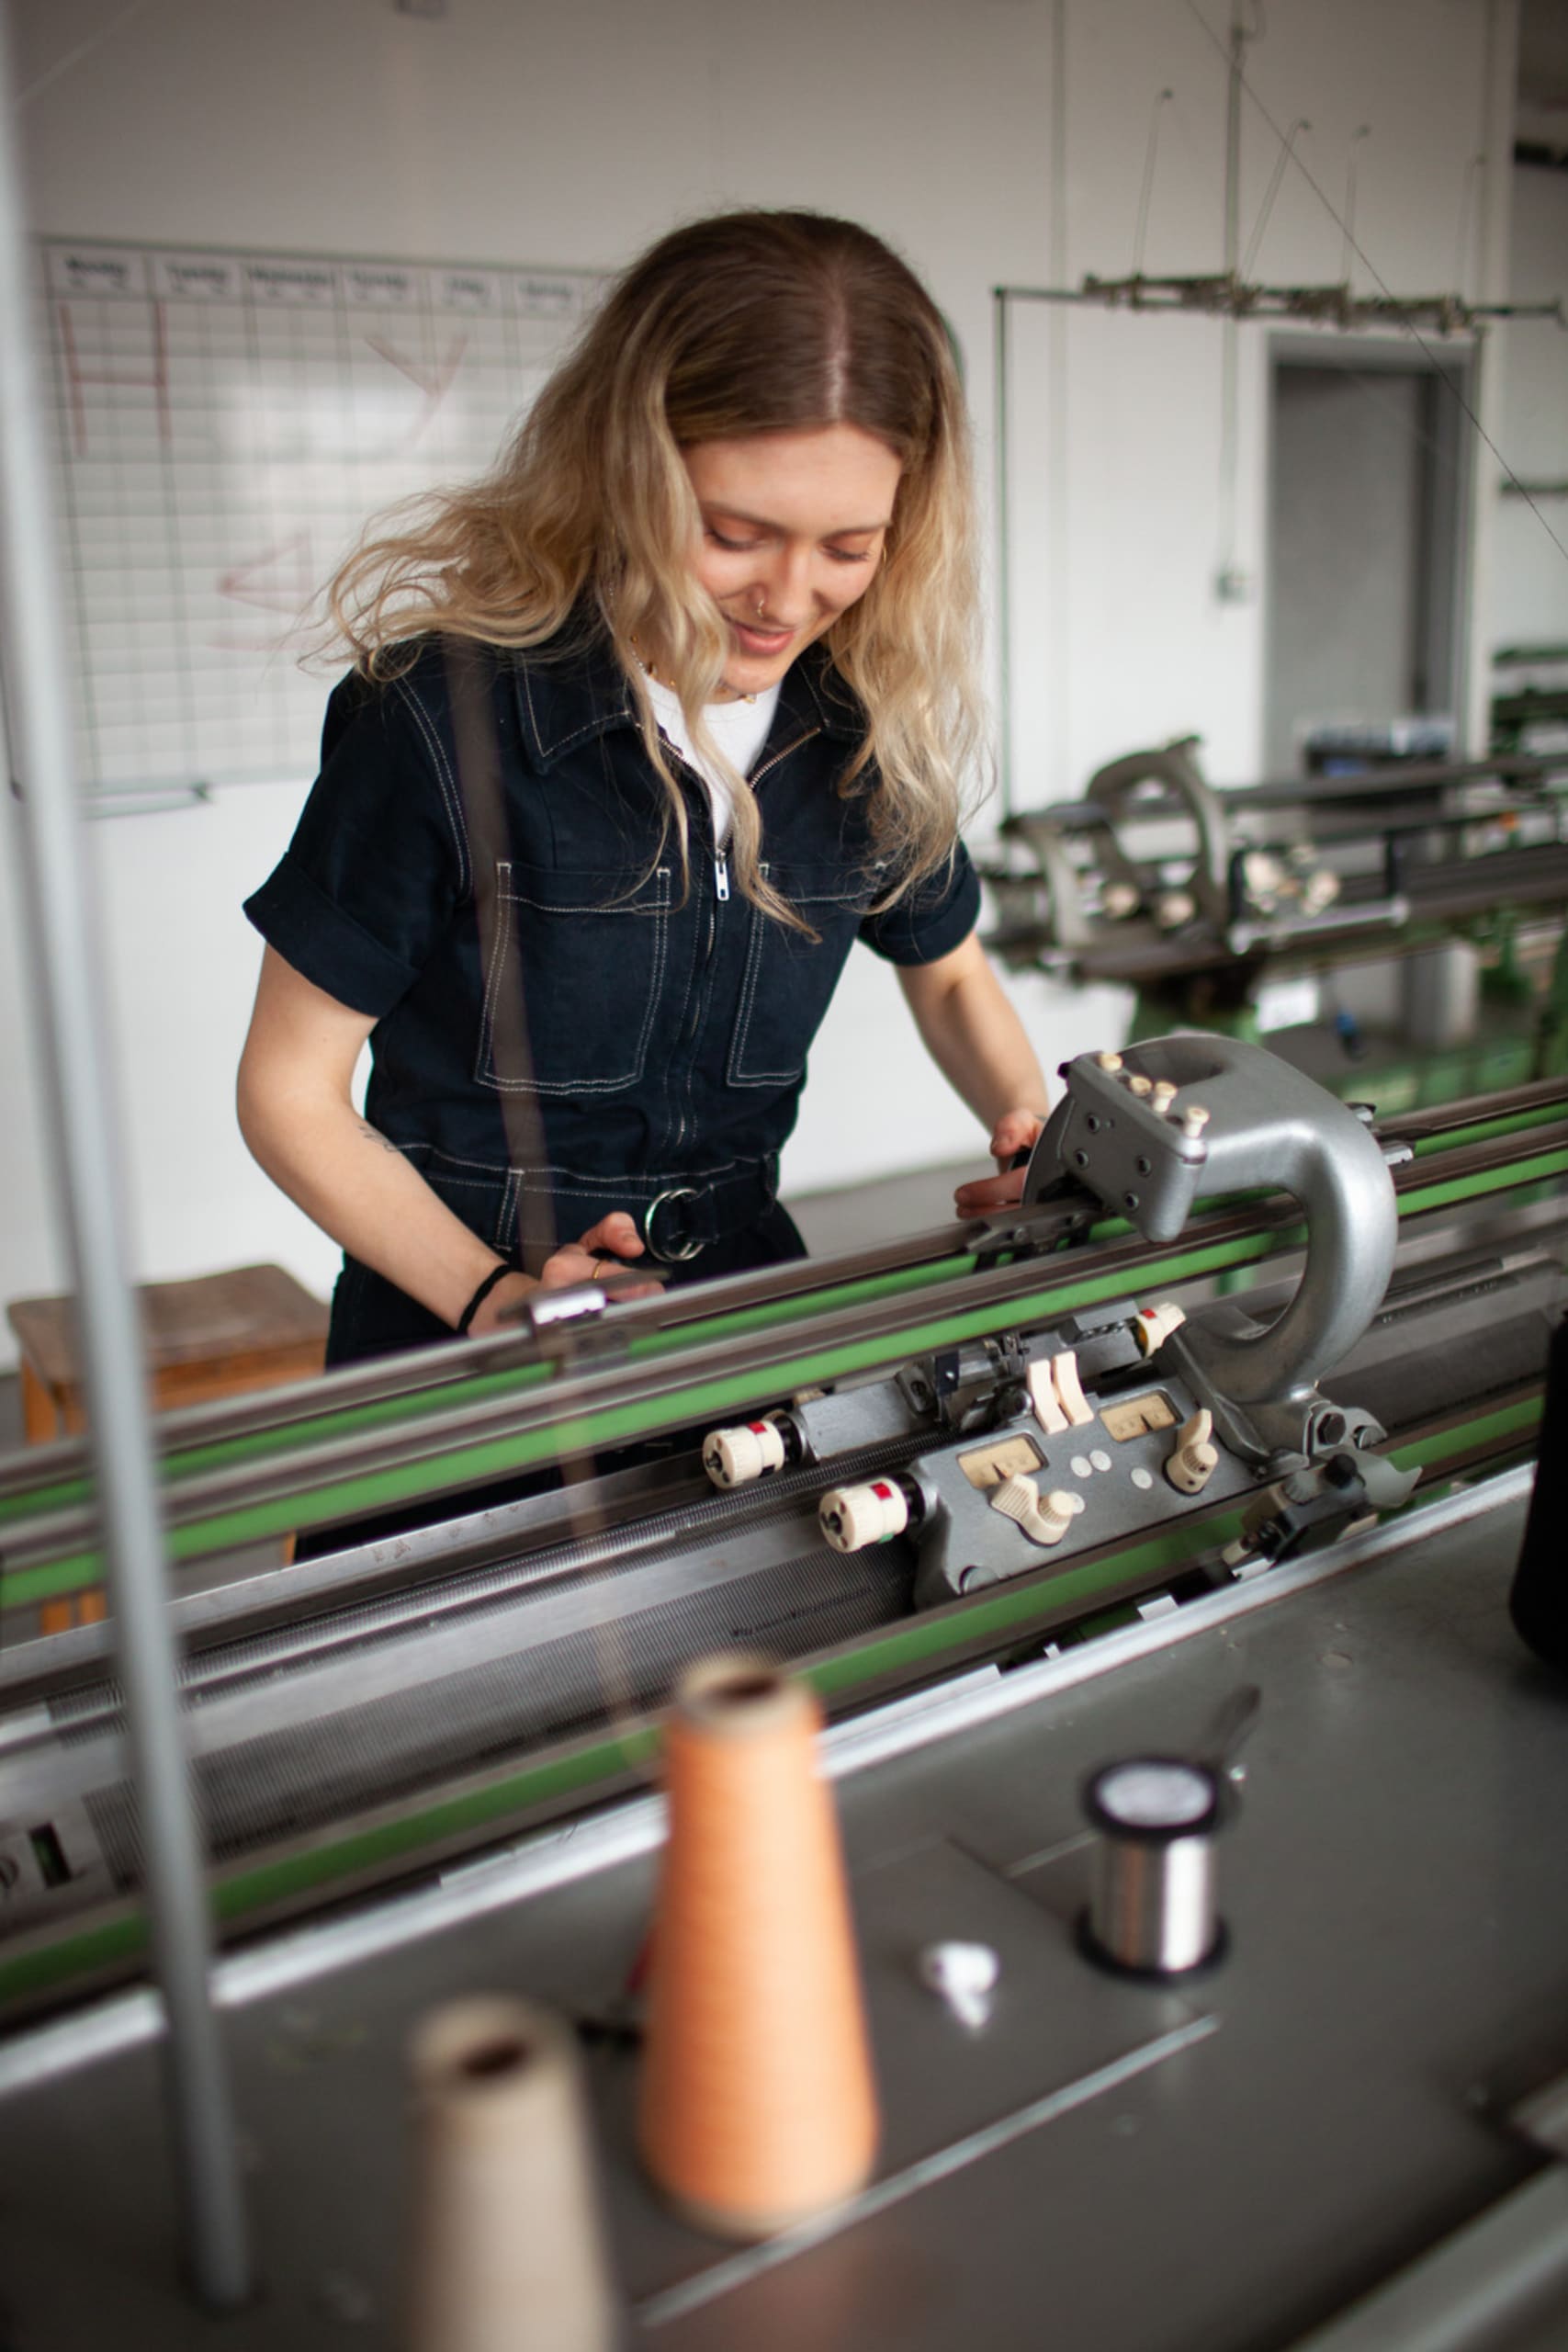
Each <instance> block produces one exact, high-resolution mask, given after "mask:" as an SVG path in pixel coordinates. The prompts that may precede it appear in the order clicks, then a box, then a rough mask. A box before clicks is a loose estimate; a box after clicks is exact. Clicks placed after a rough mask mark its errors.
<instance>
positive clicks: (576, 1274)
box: [539, 1209, 664, 1298]
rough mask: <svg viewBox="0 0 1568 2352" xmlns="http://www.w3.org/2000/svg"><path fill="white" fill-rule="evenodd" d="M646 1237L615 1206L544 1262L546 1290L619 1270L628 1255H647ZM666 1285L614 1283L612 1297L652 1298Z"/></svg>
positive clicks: (594, 1279) (598, 1278) (595, 1279)
mask: <svg viewBox="0 0 1568 2352" xmlns="http://www.w3.org/2000/svg"><path fill="white" fill-rule="evenodd" d="M647 1254H648V1253H647V1250H645V1248H644V1246H643V1238H642V1236H641V1234H640V1233H639V1232H638V1231H637V1226H636V1223H635V1221H634V1220H633V1219H632V1218H631V1217H629V1216H627V1215H626V1211H625V1209H615V1210H614V1211H612V1213H611V1214H610V1216H602V1217H601V1218H600V1220H599V1222H598V1224H597V1225H591V1226H590V1227H589V1228H588V1230H587V1232H586V1233H585V1234H584V1235H583V1236H582V1238H581V1241H563V1242H562V1244H561V1246H560V1248H559V1249H558V1250H556V1251H555V1252H554V1253H553V1255H552V1256H550V1257H548V1258H547V1259H546V1261H545V1266H544V1272H542V1274H541V1275H540V1277H539V1281H540V1284H541V1286H542V1287H543V1288H544V1289H545V1290H565V1289H569V1288H570V1286H571V1284H572V1283H596V1282H600V1281H602V1280H603V1278H604V1275H605V1274H614V1273H617V1272H619V1271H620V1269H621V1267H622V1266H623V1265H624V1264H625V1262H626V1260H627V1259H628V1258H642V1257H646V1256H647ZM663 1287H664V1285H663V1283H660V1282H648V1283H615V1284H614V1285H613V1286H612V1288H611V1292H610V1295H611V1297H612V1298H652V1297H654V1296H656V1295H657V1294H658V1293H659V1292H660V1290H662V1289H663Z"/></svg>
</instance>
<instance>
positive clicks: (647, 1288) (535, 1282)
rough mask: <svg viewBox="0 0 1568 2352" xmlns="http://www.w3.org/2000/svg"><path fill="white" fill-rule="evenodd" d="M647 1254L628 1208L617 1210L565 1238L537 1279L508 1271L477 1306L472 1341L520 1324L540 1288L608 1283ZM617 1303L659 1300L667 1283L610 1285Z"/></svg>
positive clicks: (610, 1291)
mask: <svg viewBox="0 0 1568 2352" xmlns="http://www.w3.org/2000/svg"><path fill="white" fill-rule="evenodd" d="M645 1254H646V1252H645V1250H644V1248H643V1243H642V1237H641V1235H640V1234H639V1233H638V1232H637V1227H636V1225H635V1224H634V1223H633V1221H632V1219H631V1218H630V1217H629V1216H627V1215H626V1211H625V1210H624V1209H615V1210H614V1211H612V1213H611V1215H610V1216H603V1217H601V1218H600V1220H599V1222H598V1224H597V1225H591V1226H590V1227H589V1228H588V1230H587V1232H586V1233H585V1234H584V1235H583V1236H582V1238H581V1240H578V1241H563V1242H562V1244H561V1246H560V1248H559V1249H558V1250H553V1251H552V1252H551V1254H550V1255H549V1257H547V1259H546V1261H545V1262H544V1266H543V1268H542V1270H541V1271H540V1272H539V1274H538V1275H537V1277H536V1276H534V1275H533V1274H525V1273H523V1272H518V1273H515V1274H508V1275H506V1276H505V1277H504V1279H503V1280H502V1281H501V1282H499V1283H497V1284H496V1286H495V1288H494V1289H493V1290H492V1291H491V1294H490V1296H489V1297H488V1298H484V1299H481V1300H480V1301H479V1306H477V1307H476V1309H475V1310H474V1319H473V1321H472V1322H471V1323H470V1324H469V1326H468V1336H469V1338H470V1339H479V1338H481V1337H482V1336H483V1334H484V1333H485V1332H487V1331H500V1330H504V1329H506V1327H507V1326H508V1325H509V1324H512V1323H515V1321H516V1319H517V1315H518V1310H519V1309H520V1307H521V1306H522V1305H523V1302H524V1301H525V1299H527V1298H530V1297H532V1295H533V1294H534V1293H535V1292H536V1291H540V1290H571V1289H572V1288H574V1287H575V1285H576V1284H577V1283H596V1282H599V1281H602V1280H603V1278H604V1275H605V1274H606V1273H609V1272H614V1271H615V1269H616V1268H617V1267H619V1266H620V1265H622V1264H624V1263H625V1261H626V1260H627V1259H628V1258H641V1257H643V1256H644V1255H645ZM606 1287H607V1289H608V1291H609V1296H610V1301H611V1304H612V1305H616V1304H618V1303H619V1302H620V1301H621V1300H623V1299H628V1298H653V1297H656V1296H657V1295H658V1294H659V1292H660V1290H661V1289H662V1288H663V1284H662V1283H657V1282H648V1283H620V1282H617V1283H614V1284H607V1285H606Z"/></svg>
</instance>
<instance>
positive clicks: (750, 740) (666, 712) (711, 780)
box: [644, 672, 779, 847]
mask: <svg viewBox="0 0 1568 2352" xmlns="http://www.w3.org/2000/svg"><path fill="white" fill-rule="evenodd" d="M644 677H645V680H646V683H647V686H648V693H649V701H650V702H651V703H652V705H653V715H654V717H655V718H656V719H657V720H658V721H659V731H660V734H661V735H662V736H663V738H664V740H665V741H666V742H667V743H669V744H671V746H672V747H673V748H674V750H676V751H677V752H680V754H681V757H682V759H683V760H684V761H686V762H687V763H688V765H690V766H691V767H694V768H695V770H696V772H697V774H698V775H700V776H701V777H702V780H703V782H704V783H705V785H706V786H707V788H708V801H709V803H710V805H711V807H712V809H713V837H714V840H715V842H716V843H718V845H719V846H720V847H722V846H723V844H724V843H725V842H727V841H728V839H729V823H730V799H729V789H728V786H727V785H726V783H725V781H724V778H723V776H722V775H720V774H719V773H718V771H717V769H716V768H715V767H713V766H712V765H711V764H709V763H706V762H705V761H703V760H700V759H699V758H698V757H697V754H696V752H694V750H693V749H692V739H691V735H690V732H689V731H688V729H687V726H686V714H685V712H684V711H683V710H682V707H681V697H680V696H679V695H677V694H676V692H675V690H674V688H673V687H672V686H665V685H661V684H660V682H659V680H658V679H657V678H649V677H648V675H647V673H646V672H645V673H644ZM778 707H779V690H778V688H777V686H769V687H768V689H767V691H766V692H765V693H764V694H760V695H756V696H755V697H754V698H753V699H750V700H747V699H746V698H744V697H738V698H737V699H736V700H735V701H734V702H710V703H705V704H704V706H703V718H704V719H705V722H706V726H707V730H708V733H709V734H710V735H711V736H712V737H713V740H714V741H715V742H716V744H717V745H718V748H719V750H720V751H721V752H723V753H724V755H725V757H726V759H727V760H728V762H729V763H730V765H731V766H732V767H734V768H737V769H738V770H739V773H740V774H741V775H749V774H750V767H751V763H752V761H753V760H754V759H755V758H756V756H757V754H758V752H760V751H761V748H762V746H763V744H764V743H765V742H766V741H767V740H768V729H769V728H770V727H771V726H772V725H773V713H774V711H775V710H776V709H777V708H778Z"/></svg>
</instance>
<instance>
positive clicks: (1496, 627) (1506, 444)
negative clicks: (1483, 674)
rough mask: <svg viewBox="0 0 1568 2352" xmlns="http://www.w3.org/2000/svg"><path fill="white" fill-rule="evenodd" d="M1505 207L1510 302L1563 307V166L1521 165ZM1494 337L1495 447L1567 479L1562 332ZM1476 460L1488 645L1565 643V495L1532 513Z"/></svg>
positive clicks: (1538, 473) (1541, 472)
mask: <svg viewBox="0 0 1568 2352" xmlns="http://www.w3.org/2000/svg"><path fill="white" fill-rule="evenodd" d="M1513 214H1514V217H1513V231H1514V233H1513V266H1512V271H1511V277H1512V291H1513V296H1514V299H1515V300H1517V301H1520V302H1552V301H1559V302H1562V303H1564V304H1565V305H1568V172H1563V171H1547V170H1542V169H1540V168H1539V167H1531V166H1530V165H1528V164H1527V165H1521V166H1520V168H1519V169H1518V170H1517V171H1516V172H1515V174H1514V208H1513ZM1499 340H1506V361H1507V372H1506V377H1505V379H1504V385H1503V401H1502V431H1501V434H1500V435H1499V439H1498V447H1500V448H1501V450H1502V452H1503V454H1504V456H1505V457H1506V459H1507V461H1508V463H1509V465H1510V466H1511V467H1512V468H1513V469H1514V471H1515V473H1516V474H1517V475H1518V476H1519V477H1520V478H1521V479H1522V480H1523V481H1527V482H1534V481H1556V482H1562V481H1568V334H1564V332H1563V331H1562V328H1560V327H1556V326H1549V325H1545V324H1540V323H1537V322H1533V321H1520V322H1517V323H1516V324H1514V325H1511V326H1509V327H1507V328H1506V329H1505V330H1504V332H1503V336H1501V337H1500V338H1499ZM1482 462H1483V466H1484V469H1485V472H1486V478H1487V481H1488V483H1489V485H1490V487H1491V490H1492V494H1493V495H1494V497H1495V500H1496V503H1497V514H1496V523H1495V535H1496V536H1495V547H1496V571H1495V581H1494V584H1493V592H1492V642H1493V643H1494V645H1519V644H1530V645H1545V644H1559V645H1561V644H1564V643H1568V556H1565V555H1564V553H1563V548H1565V547H1568V499H1563V498H1561V497H1559V498H1546V499H1542V500H1541V501H1540V513H1539V514H1536V513H1532V512H1531V510H1530V508H1529V506H1527V505H1526V503H1525V502H1524V500H1523V499H1521V498H1507V497H1505V496H1504V495H1503V492H1502V487H1501V484H1502V470H1501V469H1500V467H1499V466H1498V465H1497V463H1496V461H1495V458H1492V457H1491V456H1490V454H1487V455H1485V456H1483V460H1482ZM1554 535H1555V542H1556V543H1555V544H1554ZM1499 683H1503V682H1502V681H1499Z"/></svg>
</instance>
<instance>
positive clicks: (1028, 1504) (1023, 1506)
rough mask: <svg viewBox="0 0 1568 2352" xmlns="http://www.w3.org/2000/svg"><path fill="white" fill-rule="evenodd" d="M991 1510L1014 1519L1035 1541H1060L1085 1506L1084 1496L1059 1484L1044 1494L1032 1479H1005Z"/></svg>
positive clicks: (1020, 1477) (994, 1497)
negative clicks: (1070, 1492) (1073, 1493)
mask: <svg viewBox="0 0 1568 2352" xmlns="http://www.w3.org/2000/svg"><path fill="white" fill-rule="evenodd" d="M991 1509H992V1510H999V1511H1000V1512H1001V1514H1002V1516H1003V1518H1004V1519H1010V1520H1012V1521H1015V1522H1016V1524H1017V1525H1018V1526H1019V1527H1020V1528H1021V1530H1022V1532H1023V1533H1024V1534H1025V1535H1027V1536H1028V1538H1029V1540H1030V1542H1031V1543H1032V1544H1059V1543H1060V1542H1061V1540H1062V1538H1063V1536H1064V1535H1065V1534H1066V1532H1067V1530H1068V1528H1069V1527H1070V1526H1071V1525H1072V1523H1073V1521H1074V1520H1075V1519H1076V1518H1077V1515H1078V1513H1079V1511H1080V1510H1082V1509H1083V1497H1082V1496H1081V1495H1069V1494H1068V1493H1067V1492H1066V1488H1065V1487H1055V1488H1054V1489H1053V1491H1052V1492H1051V1493H1050V1494H1048V1495H1044V1496H1043V1495H1042V1494H1041V1492H1040V1489H1039V1487H1037V1486H1036V1485H1035V1483H1034V1480H1033V1479H1032V1478H1026V1477H1023V1476H1014V1477H1011V1478H1004V1479H1003V1480H1002V1483H1001V1485H1000V1486H999V1487H994V1488H993V1490H992V1493H991Z"/></svg>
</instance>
